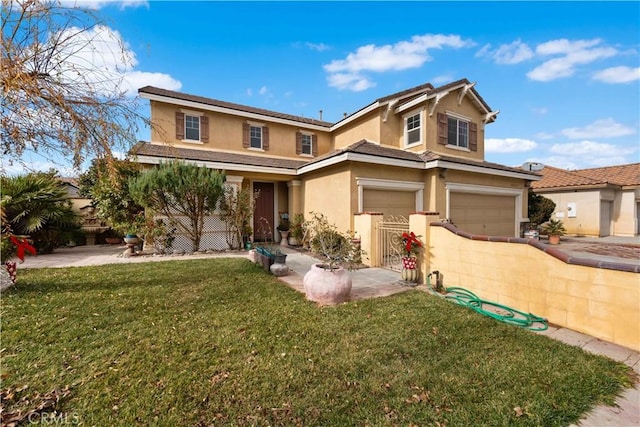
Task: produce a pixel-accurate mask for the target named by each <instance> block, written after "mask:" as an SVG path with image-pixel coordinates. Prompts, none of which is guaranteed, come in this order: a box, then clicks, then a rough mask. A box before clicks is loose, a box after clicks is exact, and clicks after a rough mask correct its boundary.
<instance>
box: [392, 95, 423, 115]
mask: <svg viewBox="0 0 640 427" xmlns="http://www.w3.org/2000/svg"><path fill="white" fill-rule="evenodd" d="M429 98H433V97H430V96H427V94H426V93H425V94H424V95H420V96H419V97H417V98H416V99H413V100H411V101H409V102H407V103H406V104H402V105H400V106H398V107H396V109H395V110H394V111H395V113H396V114H398V113H402V112H404V111H407V110H409V109H411V108H413V107H415V106H416V105H420V104H422V103H424V102H425V101H426V100H427V99H429Z"/></svg>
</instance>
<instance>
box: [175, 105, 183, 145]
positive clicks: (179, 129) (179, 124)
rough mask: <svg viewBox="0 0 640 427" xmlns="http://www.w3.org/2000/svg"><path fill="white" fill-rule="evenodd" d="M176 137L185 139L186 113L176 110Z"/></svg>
mask: <svg viewBox="0 0 640 427" xmlns="http://www.w3.org/2000/svg"><path fill="white" fill-rule="evenodd" d="M176 139H180V140H183V139H184V113H181V112H180V111H176Z"/></svg>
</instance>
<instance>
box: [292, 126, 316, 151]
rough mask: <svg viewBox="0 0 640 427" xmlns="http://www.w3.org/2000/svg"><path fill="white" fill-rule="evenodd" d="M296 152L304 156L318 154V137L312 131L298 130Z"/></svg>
mask: <svg viewBox="0 0 640 427" xmlns="http://www.w3.org/2000/svg"><path fill="white" fill-rule="evenodd" d="M296 154H298V155H303V156H317V155H318V137H317V136H316V135H314V134H312V133H306V132H305V133H302V132H296Z"/></svg>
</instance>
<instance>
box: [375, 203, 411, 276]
mask: <svg viewBox="0 0 640 427" xmlns="http://www.w3.org/2000/svg"><path fill="white" fill-rule="evenodd" d="M407 232H409V219H408V218H405V217H403V216H388V217H384V218H383V219H382V221H381V222H379V223H378V226H377V233H378V251H377V252H378V263H377V265H379V266H381V267H384V268H388V269H391V270H396V271H401V270H402V254H403V253H402V234H403V233H407Z"/></svg>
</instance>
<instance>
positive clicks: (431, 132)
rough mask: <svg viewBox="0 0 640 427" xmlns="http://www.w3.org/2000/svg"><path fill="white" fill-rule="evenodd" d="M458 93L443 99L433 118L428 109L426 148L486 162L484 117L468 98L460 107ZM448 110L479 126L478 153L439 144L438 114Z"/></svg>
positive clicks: (426, 115) (466, 97) (448, 154)
mask: <svg viewBox="0 0 640 427" xmlns="http://www.w3.org/2000/svg"><path fill="white" fill-rule="evenodd" d="M458 93H459V91H456V92H452V93H450V94H449V95H447V96H445V97H444V98H442V99H441V100H440V102H439V103H438V105H437V106H436V108H435V111H434V112H433V115H432V116H431V117H429V114H428V109H427V111H426V112H425V121H426V145H425V147H424V148H425V149H427V150H431V151H435V152H437V153H441V154H445V155H447V156H457V157H464V158H468V159H475V160H484V126H483V125H482V123H481V122H482V119H483V117H482V115H481V113H480V111H479V110H478V108H477V107H476V106H475V105H474V104H473V103H472V102H471V100H470V99H469V97H468V96H465V97H464V99H463V100H462V103H461V104H460V105H458ZM447 110H448V111H452V112H456V113H458V114H461V115H464V116H466V117H468V118H470V119H471V121H473V122H475V123H476V124H477V125H478V151H469V150H464V149H455V148H449V147H446V146H444V145H441V144H438V113H444V112H446V111H447Z"/></svg>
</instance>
